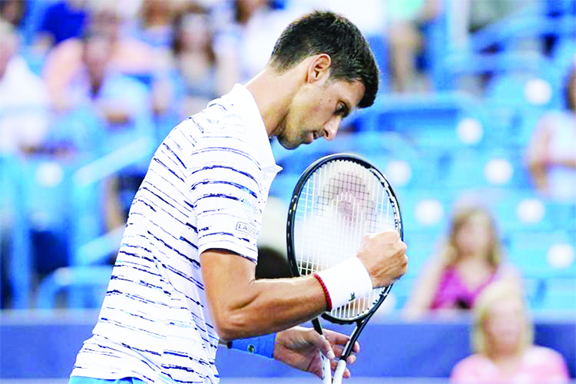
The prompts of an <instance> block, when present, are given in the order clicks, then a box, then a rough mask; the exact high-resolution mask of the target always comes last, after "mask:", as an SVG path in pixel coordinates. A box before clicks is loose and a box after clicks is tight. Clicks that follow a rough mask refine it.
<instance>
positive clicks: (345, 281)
mask: <svg viewBox="0 0 576 384" xmlns="http://www.w3.org/2000/svg"><path fill="white" fill-rule="evenodd" d="M316 275H318V277H320V279H321V280H322V283H323V285H324V288H325V290H326V291H328V295H329V296H330V297H329V302H330V303H331V304H332V305H331V309H336V308H339V307H341V306H343V305H346V304H348V303H349V302H351V301H352V300H354V299H356V298H359V297H362V296H364V295H367V294H369V293H370V292H371V291H372V279H371V278H370V274H369V273H368V271H367V270H366V267H364V264H362V262H361V261H360V259H359V258H357V257H352V258H350V259H348V260H346V261H344V262H342V263H340V264H338V265H336V266H334V267H332V268H329V269H325V270H323V271H320V272H316Z"/></svg>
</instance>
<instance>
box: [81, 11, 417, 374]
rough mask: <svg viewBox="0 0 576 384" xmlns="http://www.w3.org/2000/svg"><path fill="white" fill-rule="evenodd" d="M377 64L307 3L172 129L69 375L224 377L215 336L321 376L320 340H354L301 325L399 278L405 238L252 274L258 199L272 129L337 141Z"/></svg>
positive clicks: (268, 178)
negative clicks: (288, 270)
mask: <svg viewBox="0 0 576 384" xmlns="http://www.w3.org/2000/svg"><path fill="white" fill-rule="evenodd" d="M378 75H379V74H378V69H377V66H376V63H375V60H374V57H373V54H372V52H371V51H370V48H369V46H368V44H367V42H366V40H365V39H364V38H363V37H362V35H361V33H360V32H359V30H358V29H357V28H356V27H355V26H354V25H353V24H352V23H351V22H350V21H348V20H347V19H345V18H343V17H341V16H339V15H336V14H334V13H331V12H313V13H311V14H308V15H306V16H304V17H302V18H301V19H299V20H296V21H295V22H293V23H292V24H291V25H290V26H288V27H287V28H286V30H285V31H284V32H283V34H282V35H281V37H280V38H279V40H278V41H277V43H276V45H275V47H274V50H273V53H272V56H271V59H270V61H269V63H268V64H267V66H266V67H265V68H264V70H263V71H262V72H261V73H259V74H258V75H257V76H255V77H254V78H253V79H252V80H251V81H249V82H248V83H247V84H246V85H245V86H243V85H235V86H234V88H233V89H232V91H231V92H230V93H228V94H227V95H225V96H223V97H222V98H220V99H217V100H214V101H212V102H211V103H210V104H209V105H208V107H207V108H206V109H205V110H204V111H202V112H200V113H198V114H196V115H194V116H192V117H190V118H188V119H187V120H185V121H184V122H182V123H181V124H179V125H178V126H177V127H175V128H174V129H173V130H172V132H171V133H170V134H169V135H168V137H167V138H166V139H165V140H164V142H163V143H162V144H161V145H160V147H159V148H158V150H157V152H156V153H155V155H154V157H153V159H152V161H151V163H150V167H149V169H148V172H147V174H146V177H145V180H144V181H143V183H142V185H141V187H140V189H139V191H138V193H137V194H136V196H135V198H134V201H133V203H132V207H131V210H130V215H129V218H128V222H127V226H126V230H125V233H124V237H123V240H122V244H121V247H120V250H119V253H118V257H117V260H116V265H115V267H114V271H113V274H112V278H111V281H110V285H109V288H108V291H107V293H106V297H105V299H104V302H103V304H102V309H101V312H100V316H99V319H98V323H97V324H96V326H95V328H94V330H93V335H92V337H91V338H90V339H88V340H86V341H85V342H84V345H83V347H82V349H81V351H80V352H79V354H78V356H77V359H76V364H75V365H74V369H73V371H72V377H71V379H70V383H72V384H78V383H140V382H145V383H217V382H218V381H219V375H218V371H217V369H216V366H215V364H214V361H215V356H216V350H217V348H218V345H219V343H226V344H228V346H229V347H231V348H237V349H240V350H246V351H248V352H252V353H255V354H260V355H264V356H268V357H270V358H275V359H277V360H279V361H282V362H284V363H286V364H288V365H290V366H293V367H295V368H297V369H301V370H304V371H309V372H311V373H313V374H316V375H318V376H320V375H321V367H320V361H319V360H320V359H319V356H318V351H320V352H322V353H323V354H324V355H326V356H327V357H329V358H331V359H333V360H334V359H335V357H336V356H338V355H339V354H340V352H341V351H342V348H343V345H344V344H345V342H346V341H347V339H348V337H347V336H344V335H342V334H339V333H335V332H330V331H326V332H325V335H324V336H320V335H319V334H317V333H316V332H315V331H313V330H311V329H307V328H302V327H298V326H297V325H298V324H300V323H302V322H305V321H308V320H310V319H312V318H314V317H317V316H318V315H320V314H321V313H322V312H324V311H325V310H326V309H327V308H328V307H329V305H333V306H336V305H339V304H344V303H340V300H341V299H340V296H342V295H343V296H345V300H347V298H348V297H349V296H350V293H351V292H352V293H353V292H356V291H358V289H360V288H359V286H361V287H364V288H362V289H366V286H367V287H368V289H369V290H371V289H372V287H381V286H385V285H389V284H390V283H392V282H393V281H394V280H396V279H398V278H399V277H400V276H402V275H403V274H404V273H405V272H406V269H407V258H406V255H405V251H406V246H405V245H404V243H403V242H402V241H401V240H400V237H399V234H398V233H397V232H394V231H387V232H383V233H379V234H372V235H367V236H366V237H365V241H364V242H363V243H362V246H361V247H360V250H359V252H358V255H357V257H353V258H352V259H351V260H349V261H347V263H348V264H347V268H346V269H345V271H343V270H342V268H337V267H338V266H336V267H334V268H335V269H334V270H333V271H331V270H327V271H323V272H326V274H325V275H324V276H325V280H326V281H323V279H322V278H321V277H320V276H306V277H299V278H294V279H259V280H256V279H255V266H256V263H257V262H258V254H257V244H256V240H257V238H258V233H259V230H260V226H261V216H262V210H263V209H264V206H265V204H266V200H267V196H268V191H269V187H270V183H271V182H272V180H273V179H274V177H275V175H276V173H277V172H278V171H279V170H280V168H279V167H278V166H277V165H276V164H275V161H274V158H273V156H272V150H271V147H270V142H269V139H270V138H272V137H277V138H278V140H279V141H280V143H281V144H282V145H283V146H284V147H286V148H289V149H292V148H296V147H298V146H299V145H300V144H307V143H311V142H312V141H313V140H315V139H317V138H321V137H323V138H325V139H327V140H331V139H333V138H334V137H335V135H336V132H337V131H338V128H339V125H340V122H341V120H342V119H343V118H344V117H345V116H346V115H347V114H348V113H350V111H352V110H353V109H354V108H356V107H359V108H365V107H368V106H370V105H372V103H373V101H374V98H375V95H376V92H377V88H378ZM334 281H336V282H337V284H334ZM329 282H332V283H329ZM336 285H337V286H336ZM359 294H361V293H359ZM358 350H359V346H358V345H356V346H355V352H358ZM354 360H355V357H354V356H351V358H350V360H349V363H352V362H354ZM349 375H350V372H346V374H345V376H346V377H348V376H349Z"/></svg>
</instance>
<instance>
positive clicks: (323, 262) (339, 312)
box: [286, 153, 403, 324]
mask: <svg viewBox="0 0 576 384" xmlns="http://www.w3.org/2000/svg"><path fill="white" fill-rule="evenodd" d="M385 229H396V230H397V231H398V232H399V233H400V236H401V237H402V236H403V227H402V215H401V212H400V206H399V204H398V200H397V198H396V195H395V193H394V190H393V189H392V187H391V185H390V183H389V182H388V180H387V179H386V177H385V176H384V174H382V172H380V171H379V170H378V168H377V167H375V166H374V165H373V164H372V163H370V162H369V161H368V160H366V159H364V158H362V157H360V156H357V155H355V154H349V153H337V154H333V155H329V156H325V157H323V158H321V159H318V160H317V161H315V162H314V163H312V164H311V165H310V166H309V167H308V168H307V169H306V170H305V171H304V172H303V174H302V176H301V177H300V179H299V180H298V183H297V184H296V187H295V188H294V192H293V194H292V199H291V202H290V207H289V210H288V220H287V231H286V233H287V251H288V261H289V265H290V271H291V272H292V276H305V275H308V274H312V273H314V272H318V271H321V270H324V269H327V268H330V267H332V266H334V265H336V264H339V263H340V262H342V261H344V260H346V259H348V258H350V257H355V256H356V254H357V251H358V249H359V246H360V243H361V240H362V238H363V237H364V235H365V234H367V233H376V232H381V231H383V230H385ZM390 288H391V286H388V287H382V288H376V289H373V290H372V292H371V293H370V294H368V295H366V296H364V297H360V298H357V299H356V300H354V301H352V302H351V303H349V304H347V305H345V306H342V307H340V308H334V309H333V310H332V311H330V312H326V313H324V314H322V317H324V318H325V319H327V320H329V321H331V322H334V323H339V324H348V323H352V322H357V321H360V320H362V319H364V318H365V317H367V316H369V315H371V314H372V313H373V312H374V311H376V309H378V307H379V306H380V305H381V304H382V302H383V301H384V300H385V299H386V296H387V295H388V293H389V292H390Z"/></svg>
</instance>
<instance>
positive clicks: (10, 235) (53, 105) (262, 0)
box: [0, 0, 576, 383]
mask: <svg viewBox="0 0 576 384" xmlns="http://www.w3.org/2000/svg"><path fill="white" fill-rule="evenodd" d="M313 9H330V10H333V11H336V12H339V13H341V14H343V15H344V16H346V17H348V18H349V19H350V20H352V21H353V22H354V23H356V24H357V26H358V27H359V28H360V30H361V31H362V32H363V33H364V34H365V36H366V37H367V39H368V41H369V43H370V45H371V46H372V49H373V51H374V54H375V56H376V59H377V61H378V65H379V67H380V69H381V87H380V91H379V95H378V97H377V100H376V103H375V105H374V106H373V107H371V108H369V109H367V110H361V111H356V112H354V113H353V114H352V115H351V116H349V117H348V118H347V119H346V120H345V121H344V124H343V126H342V128H341V131H340V133H339V135H338V136H337V138H336V139H335V140H334V141H332V142H330V143H328V142H325V141H318V142H316V143H314V144H312V145H309V146H305V147H302V148H299V149H298V150H296V151H286V150H284V149H283V148H281V147H280V146H279V145H278V143H277V142H273V143H272V145H273V149H274V154H275V157H276V161H277V163H278V164H279V165H281V166H282V167H283V171H282V172H281V173H280V174H279V175H278V176H277V178H276V180H275V181H274V183H273V185H272V189H271V191H270V201H269V204H268V207H267V211H266V212H265V217H264V229H263V231H262V234H261V238H260V248H261V254H262V264H261V265H260V266H259V268H260V269H261V270H262V273H263V274H266V273H267V274H269V275H277V276H281V275H282V272H283V271H282V268H283V266H284V265H285V257H286V256H285V254H286V246H285V222H286V217H287V205H288V202H289V198H290V196H291V192H292V190H293V188H294V186H295V184H296V181H297V179H298V177H299V176H300V174H301V172H302V171H303V170H304V169H305V168H306V167H307V166H308V165H309V164H310V163H311V162H313V161H314V160H316V159H317V158H319V157H320V156H323V155H326V154H329V153H336V152H355V153H358V154H360V155H362V156H364V157H365V158H367V159H369V160H370V161H372V162H373V163H375V164H376V165H378V166H379V167H380V168H381V169H382V170H383V172H384V173H385V174H386V175H387V176H388V178H389V179H390V180H391V182H392V184H393V185H394V187H395V188H396V190H397V195H398V199H399V201H400V204H401V208H402V213H403V218H404V221H405V229H404V233H405V241H406V243H407V244H408V250H409V257H410V270H409V272H408V274H407V275H406V276H405V277H404V278H402V279H401V280H400V281H399V282H398V283H397V284H395V286H394V289H393V291H392V294H391V296H390V297H389V298H388V300H387V301H386V302H385V305H384V306H383V308H381V309H380V311H379V313H378V314H377V316H376V318H375V319H374V320H373V322H372V323H371V325H370V326H369V327H368V328H367V330H366V331H365V334H363V335H362V336H361V338H360V342H361V343H362V345H363V354H362V355H361V359H360V361H359V362H358V364H357V367H356V370H355V371H354V375H355V376H358V377H359V379H357V381H351V382H366V383H372V382H374V383H376V382H378V383H381V382H384V383H393V382H394V383H396V382H398V383H422V382H430V383H442V382H447V381H448V377H449V375H450V372H451V369H452V368H453V366H454V365H455V364H456V362H457V361H458V360H459V359H461V358H463V357H465V356H467V355H469V354H470V353H472V349H471V345H470V341H469V337H470V332H471V325H472V320H471V315H470V309H472V308H473V306H474V300H473V299H471V300H463V299H462V298H461V297H460V298H457V299H456V300H455V301H454V302H452V303H450V305H444V304H445V303H444V304H443V301H442V297H441V296H442V295H441V294H439V293H438V292H440V291H441V289H442V286H443V285H442V281H444V280H441V279H442V278H443V277H442V276H444V277H445V275H443V274H442V273H445V272H446V269H447V268H448V269H449V268H452V270H454V269H457V270H459V271H460V272H461V280H462V281H461V283H462V284H461V285H463V287H464V288H463V290H464V291H467V292H468V293H469V296H470V295H471V297H475V296H476V295H477V294H479V293H480V291H481V290H482V289H483V287H485V286H486V285H488V284H489V283H490V282H491V281H493V280H496V279H499V278H501V277H502V276H503V275H506V276H509V275H510V276H513V278H514V279H516V280H517V282H518V283H519V285H520V286H521V287H522V292H523V295H524V298H525V300H526V303H527V305H528V311H529V314H530V316H531V318H532V319H533V324H534V327H535V331H536V332H535V339H536V343H537V344H540V345H543V346H547V347H550V348H552V349H555V350H556V351H557V352H559V353H560V354H561V355H562V357H563V358H564V360H565V362H566V364H567V367H568V371H569V374H570V377H571V378H572V380H574V377H575V374H576V260H575V256H576V255H575V250H576V61H575V59H576V56H575V55H576V0H355V1H347V0H331V1H327V0H238V1H229V0H123V1H114V0H64V1H61V0H0V252H1V260H0V271H1V274H0V282H1V301H0V307H1V312H0V346H1V348H0V380H1V381H2V382H6V383H65V382H66V378H67V376H68V375H69V373H70V371H71V369H72V365H73V363H74V359H75V355H76V353H77V351H78V350H79V349H80V347H81V343H82V341H83V340H84V339H86V338H87V337H88V336H89V334H90V331H91V329H92V327H93V325H94V324H95V321H96V319H97V315H98V308H99V305H100V303H101V300H102V298H103V296H104V294H105V292H106V286H107V283H108V279H109V277H110V273H111V268H112V265H113V263H114V258H115V252H116V250H117V248H118V246H119V244H120V239H121V236H122V232H123V226H124V222H125V219H126V215H127V212H128V210H129V208H130V204H131V200H132V198H133V196H134V194H135V192H136V190H137V188H138V186H139V184H140V182H141V181H142V178H143V176H144V173H145V171H146V169H147V166H148V162H149V161H150V158H151V156H152V154H153V152H154V151H155V149H156V148H157V146H158V145H159V144H160V142H161V141H162V139H163V138H164V137H165V136H166V135H167V134H168V132H169V131H170V130H171V129H172V128H173V127H174V126H175V125H176V124H178V123H179V122H180V121H182V120H183V119H185V118H186V117H187V116H189V115H191V114H193V113H195V112H197V111H199V110H201V109H202V108H203V107H204V106H205V105H206V104H207V102H208V101H209V100H211V99H213V98H216V97H218V96H220V95H222V94H225V93H227V92H228V91H229V90H230V89H231V87H232V86H233V84H235V83H238V82H240V83H244V82H246V81H247V80H249V79H250V78H251V77H252V76H254V75H255V74H257V73H258V72H259V71H260V70H261V69H262V68H263V66H264V65H265V64H266V62H267V60H268V57H269V55H270V53H271V51H272V47H273V44H274V42H275V40H276V39H277V37H278V36H279V35H280V33H281V31H282V30H283V29H284V28H285V27H286V26H287V25H288V23H290V22H291V21H292V20H294V19H295V18H296V17H298V16H300V15H302V14H303V13H305V12H308V11H310V10H313ZM470 207H473V209H472V211H473V212H470V211H471V209H470ZM463 212H464V213H463ZM466 212H468V213H467V214H466ZM475 212H476V213H475ZM478 212H480V213H481V214H480V216H481V217H484V218H488V220H482V218H480V219H477V220H476V219H471V217H472V218H473V217H476V218H477V217H478ZM463 228H464V229H463ZM486 232H489V236H488V237H489V239H488V240H486V241H483V240H482V238H483V234H484V233H486ZM466 247H468V248H466ZM487 248H490V249H492V251H491V252H488V250H487ZM466 249H468V251H466ZM460 253H462V254H479V255H483V254H486V255H488V256H486V258H485V259H482V258H483V257H484V256H480V259H476V261H473V262H467V261H466V257H465V256H459V254H460ZM494 255H497V257H495V256H494ZM478 260H480V261H478ZM442 271H444V272H442ZM430 276H432V277H430ZM434 276H435V277H434ZM422 281H425V282H424V283H422ZM417 283H418V284H417ZM434 292H436V294H437V296H438V295H439V297H432V296H431V295H432V294H433V293H434ZM448 307H450V308H448ZM327 326H329V325H327ZM333 328H334V327H333ZM218 359H219V360H218V364H219V367H220V368H219V369H220V371H221V375H222V377H223V383H233V382H238V383H255V382H262V383H265V382H270V380H271V377H274V380H275V381H280V382H291V381H297V382H303V380H304V381H306V380H309V381H310V382H312V380H311V379H310V377H308V376H307V375H302V374H299V373H297V372H293V371H292V370H289V369H287V368H285V367H282V366H280V365H279V364H276V363H275V362H272V361H268V360H265V359H261V358H258V357H256V358H255V357H251V356H244V355H241V354H239V353H235V352H232V351H225V350H222V351H220V356H219V357H218ZM244 361H245V363H244ZM254 377H259V378H260V381H257V379H255V378H254Z"/></svg>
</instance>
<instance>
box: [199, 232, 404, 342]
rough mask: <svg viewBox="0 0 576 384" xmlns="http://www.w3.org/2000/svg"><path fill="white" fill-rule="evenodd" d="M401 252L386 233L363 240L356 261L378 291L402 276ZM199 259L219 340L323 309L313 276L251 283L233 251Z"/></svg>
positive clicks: (250, 271)
mask: <svg viewBox="0 0 576 384" xmlns="http://www.w3.org/2000/svg"><path fill="white" fill-rule="evenodd" d="M405 252H406V245H405V244H404V243H403V242H402V241H401V240H400V236H399V235H398V232H396V231H385V232H382V233H379V234H373V235H368V236H366V237H365V238H364V241H363V242H362V245H361V247H360V249H359V251H358V258H360V260H361V261H362V263H363V264H364V266H365V267H366V270H367V271H368V273H369V274H370V277H371V279H372V285H373V286H374V287H382V286H385V285H389V284H390V283H392V282H393V281H394V280H396V279H398V278H399V277H400V276H402V275H403V274H404V273H406V270H407V264H408V259H407V257H406V254H405ZM200 257H201V264H202V274H203V278H204V285H205V288H206V295H207V299H208V305H209V307H210V311H211V313H212V317H213V319H214V322H215V325H216V329H217V331H218V335H219V336H220V337H221V338H222V339H224V340H234V339H237V338H246V337H251V336H257V335H263V334H266V333H271V332H276V331H280V330H284V329H287V328H290V327H293V326H295V325H297V324H300V323H302V322H304V321H308V320H310V319H313V318H315V317H317V316H318V315H320V314H321V313H322V312H324V311H325V310H326V308H327V303H326V298H325V296H324V291H323V289H322V286H321V285H320V283H319V282H318V281H317V280H316V279H315V278H314V277H313V276H305V277H298V278H291V279H260V280H256V278H255V271H256V265H255V264H254V263H252V262H251V261H249V260H247V259H245V258H243V257H241V256H238V255H236V254H235V253H233V252H230V251H227V250H222V249H210V250H208V251H205V252H203V253H202V255H201V256H200ZM343 283H345V281H343Z"/></svg>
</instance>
